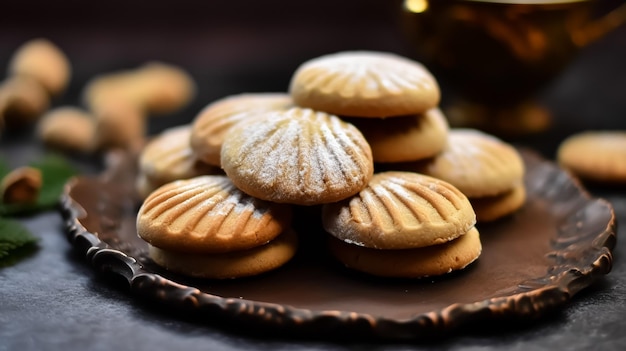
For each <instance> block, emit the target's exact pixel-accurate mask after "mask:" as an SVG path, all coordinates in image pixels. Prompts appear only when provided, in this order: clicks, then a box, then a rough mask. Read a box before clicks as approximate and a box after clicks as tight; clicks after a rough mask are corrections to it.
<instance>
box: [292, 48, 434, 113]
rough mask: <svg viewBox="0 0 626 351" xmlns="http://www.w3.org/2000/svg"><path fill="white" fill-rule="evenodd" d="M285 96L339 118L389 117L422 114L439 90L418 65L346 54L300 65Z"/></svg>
mask: <svg viewBox="0 0 626 351" xmlns="http://www.w3.org/2000/svg"><path fill="white" fill-rule="evenodd" d="M289 92H290V94H291V96H292V97H293V99H294V101H295V102H296V104H297V105H298V106H302V107H308V108H312V109H315V110H320V111H325V112H328V113H332V114H336V115H339V116H353V117H390V116H403V115H414V114H420V113H423V112H425V111H427V110H429V109H431V108H433V107H435V106H437V105H438V104H439V99H440V91H439V86H438V84H437V81H436V80H435V78H434V77H433V76H432V74H431V73H430V72H429V71H428V70H427V69H426V68H425V67H424V66H423V65H422V64H420V63H418V62H416V61H412V60H410V59H408V58H404V57H401V56H398V55H395V54H391V53H384V52H374V51H346V52H339V53H335V54H330V55H325V56H321V57H318V58H314V59H311V60H309V61H307V62H304V63H303V64H302V65H301V66H300V67H298V69H297V70H296V71H295V72H294V75H293V77H292V78H291V82H290V86H289Z"/></svg>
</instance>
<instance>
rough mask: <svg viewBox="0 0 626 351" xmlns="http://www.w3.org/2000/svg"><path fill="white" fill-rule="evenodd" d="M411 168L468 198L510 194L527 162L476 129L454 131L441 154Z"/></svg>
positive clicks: (514, 150) (496, 140)
mask: <svg viewBox="0 0 626 351" xmlns="http://www.w3.org/2000/svg"><path fill="white" fill-rule="evenodd" d="M403 169H404V167H403ZM407 169H409V170H411V171H415V172H419V173H424V174H427V175H430V176H432V177H435V178H439V179H443V180H445V181H447V182H449V183H450V184H452V185H454V186H455V187H457V188H458V189H459V190H461V191H462V192H463V193H464V194H465V195H467V196H468V197H483V196H493V195H497V194H501V193H504V192H507V191H509V190H511V189H512V188H513V187H514V186H516V185H517V184H519V183H521V182H522V180H523V177H524V162H523V160H522V158H521V156H520V154H519V152H518V151H517V150H516V149H515V148H514V147H513V146H512V145H510V144H508V143H506V142H504V141H502V140H500V139H498V138H496V137H495V136H492V135H489V134H486V133H483V132H480V131H478V130H473V129H452V130H450V132H449V133H448V145H447V146H446V148H445V149H444V150H443V151H442V152H441V153H439V154H438V155H437V156H436V157H435V158H433V159H432V160H431V161H430V162H425V163H420V164H414V165H408V168H407Z"/></svg>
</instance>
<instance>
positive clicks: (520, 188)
mask: <svg viewBox="0 0 626 351" xmlns="http://www.w3.org/2000/svg"><path fill="white" fill-rule="evenodd" d="M469 200H470V203H471V204H472V207H473V208H474V212H476V220H477V221H478V222H479V223H484V222H491V221H495V220H496V219H500V218H502V217H505V216H508V215H510V214H512V213H514V212H515V211H517V210H519V209H520V208H521V207H522V206H524V203H525V201H526V188H525V187H524V185H523V184H519V185H517V186H516V187H514V188H513V189H512V190H509V191H507V192H505V193H502V194H499V195H494V196H487V197H479V198H469Z"/></svg>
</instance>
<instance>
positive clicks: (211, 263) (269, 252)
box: [148, 230, 298, 279]
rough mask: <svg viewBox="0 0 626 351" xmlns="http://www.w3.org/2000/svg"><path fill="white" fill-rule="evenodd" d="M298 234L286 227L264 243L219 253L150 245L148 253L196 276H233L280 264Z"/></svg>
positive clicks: (174, 269) (286, 258)
mask: <svg viewBox="0 0 626 351" xmlns="http://www.w3.org/2000/svg"><path fill="white" fill-rule="evenodd" d="M297 248H298V237H297V235H296V234H295V232H293V231H291V230H287V231H286V232H285V233H283V234H281V235H279V236H278V237H276V238H275V239H274V240H272V241H270V242H268V243H267V244H265V245H261V246H257V247H253V248H251V249H248V250H241V251H234V252H227V253H221V254H190V253H186V252H185V253H183V252H177V251H167V250H163V249H160V248H158V247H154V246H152V245H150V246H149V247H148V254H149V255H150V258H152V260H153V261H154V262H156V263H157V264H158V265H160V266H162V267H164V268H165V269H167V270H168V271H171V272H175V273H179V274H184V275H188V276H191V277H196V278H210V279H232V278H241V277H248V276H253V275H258V274H261V273H265V272H268V271H271V270H274V269H276V268H279V267H281V266H283V265H284V264H285V263H287V262H288V261H289V260H290V259H291V258H292V257H293V256H294V255H295V253H296V250H297Z"/></svg>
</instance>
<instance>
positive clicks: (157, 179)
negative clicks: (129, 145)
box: [137, 125, 222, 198]
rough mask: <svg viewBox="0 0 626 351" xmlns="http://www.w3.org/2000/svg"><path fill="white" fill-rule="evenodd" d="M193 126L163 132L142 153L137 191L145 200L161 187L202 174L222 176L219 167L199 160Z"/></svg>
mask: <svg viewBox="0 0 626 351" xmlns="http://www.w3.org/2000/svg"><path fill="white" fill-rule="evenodd" d="M190 135H191V126H190V125H182V126H178V127H173V128H169V129H166V130H164V131H162V132H161V133H160V134H158V135H157V136H156V137H154V139H152V140H150V142H148V144H146V146H145V147H144V148H143V149H142V150H141V154H140V155H139V178H138V180H137V188H138V192H139V194H140V196H141V197H143V198H145V197H146V196H147V195H148V194H149V193H151V192H152V191H154V190H155V189H156V188H158V187H160V186H161V185H163V184H165V183H169V182H173V181H175V180H181V179H188V178H193V177H197V176H201V175H211V174H220V173H222V170H221V169H220V168H218V167H214V166H211V165H208V164H206V163H204V162H201V161H199V160H198V159H197V158H196V155H195V154H194V152H193V150H192V149H191V146H190V144H189V138H190Z"/></svg>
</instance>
